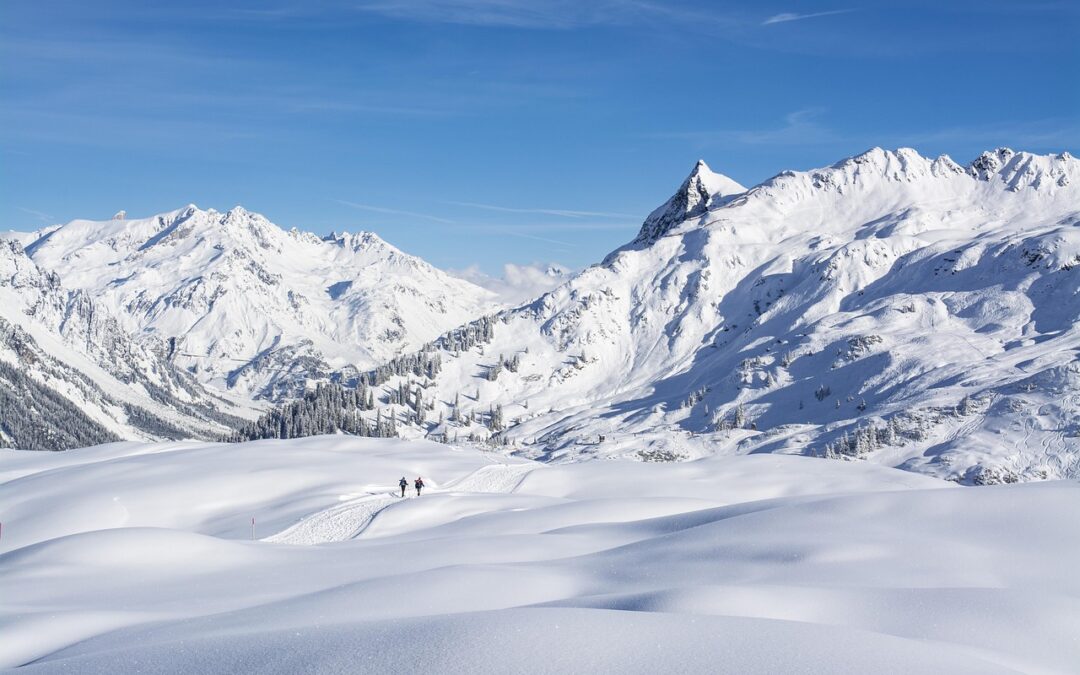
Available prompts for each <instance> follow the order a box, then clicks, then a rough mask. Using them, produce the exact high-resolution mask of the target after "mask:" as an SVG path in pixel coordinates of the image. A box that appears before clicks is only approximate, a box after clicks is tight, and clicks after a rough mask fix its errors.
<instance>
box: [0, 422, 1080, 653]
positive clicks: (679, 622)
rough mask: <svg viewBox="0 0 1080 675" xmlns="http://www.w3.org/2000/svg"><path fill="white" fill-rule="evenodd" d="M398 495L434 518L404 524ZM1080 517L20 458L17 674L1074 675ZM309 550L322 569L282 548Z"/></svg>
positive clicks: (1075, 503)
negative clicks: (404, 489) (403, 491)
mask: <svg viewBox="0 0 1080 675" xmlns="http://www.w3.org/2000/svg"><path fill="white" fill-rule="evenodd" d="M402 474H404V475H406V476H408V477H409V478H413V477H415V476H417V475H420V476H422V477H423V478H424V479H425V481H427V482H428V483H429V485H430V487H431V491H430V492H428V493H425V494H424V495H423V496H421V497H419V498H417V497H415V496H412V495H410V496H409V497H407V498H405V499H402V498H400V497H393V496H390V493H392V492H395V491H396V490H395V486H396V482H397V479H398V477H399V476H401V475H402ZM499 477H506V478H510V480H502V481H500V480H498V478H499ZM372 504H375V506H376V508H371V507H372ZM1078 509H1080V485H1077V484H1076V483H1074V482H1071V481H1069V482H1066V481H1058V482H1044V483H1039V484H1031V485H1009V486H998V487H992V488H979V489H974V488H964V487H959V486H956V485H954V484H951V483H948V482H945V481H941V480H937V479H934V478H931V477H927V476H919V475H915V474H912V473H909V472H903V471H896V470H893V469H888V468H885V467H881V466H876V465H873V464H870V463H864V462H860V463H849V462H831V461H825V460H821V459H812V458H806V457H783V456H776V455H756V456H738V457H709V458H705V459H702V460H699V461H693V462H682V463H675V464H667V465H645V464H642V463H639V462H629V461H605V462H585V463H577V464H570V465H554V466H552V465H543V464H536V463H532V462H525V461H521V460H518V461H512V462H511V463H509V464H504V458H502V457H501V456H499V455H496V454H491V453H482V452H477V451H475V450H469V449H465V448H448V447H446V446H444V445H438V444H434V443H423V442H408V441H400V440H386V439H357V438H349V437H342V436H337V437H315V438H308V439H301V440H292V441H259V442H253V443H244V444H239V445H216V444H206V443H159V444H136V443H124V444H111V445H107V446H101V447H95V448H86V449H82V450H75V451H71V452H67V453H30V452H17V451H10V450H6V451H0V513H3V514H4V520H3V526H4V530H3V538H2V539H0V551H2V553H0V597H2V598H3V602H0V625H3V627H4V629H3V630H2V631H0V668H15V667H18V666H23V664H27V665H25V666H24V667H23V668H20V669H19V670H18V672H23V671H24V670H25V672H27V673H53V672H56V673H88V674H89V673H109V674H111V673H117V672H169V673H234V674H235V673H297V672H319V673H331V672H333V673H352V672H380V673H381V672H424V673H506V672H527V673H534V672H536V673H580V672H599V673H607V672H619V673H655V672H679V673H717V672H732V673H778V672H829V673H866V672H875V673H898V674H899V673H916V672H917V673H1016V672H1023V673H1066V672H1074V671H1075V669H1076V664H1077V663H1080V643H1078V642H1077V640H1076V636H1077V635H1078V634H1080V578H1078V577H1077V575H1076V565H1077V561H1078V560H1080V522H1078V521H1077V519H1076V518H1072V517H1063V515H1065V514H1075V513H1076V512H1077V510H1078ZM943 514H947V517H942V515H943ZM253 524H254V526H253ZM304 525H310V526H311V527H309V528H307V529H308V531H312V532H316V531H317V532H318V533H319V534H321V535H324V536H322V537H321V538H314V539H311V540H310V541H309V542H308V543H317V542H323V543H320V544H319V545H289V544H286V543H277V542H279V541H282V540H283V539H282V536H281V535H282V534H283V533H289V532H292V533H294V534H295V533H296V530H297V527H298V526H304ZM252 539H255V540H254V541H253V540H252ZM286 540H289V541H294V542H296V541H300V540H299V539H297V538H295V537H293V538H291V539H289V538H288V537H286Z"/></svg>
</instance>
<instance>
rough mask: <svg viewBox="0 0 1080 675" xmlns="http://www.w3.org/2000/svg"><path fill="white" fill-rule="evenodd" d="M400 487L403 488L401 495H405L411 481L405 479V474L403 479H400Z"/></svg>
mask: <svg viewBox="0 0 1080 675" xmlns="http://www.w3.org/2000/svg"><path fill="white" fill-rule="evenodd" d="M398 487H400V488H401V496H402V497H404V496H405V488H407V487H409V481H407V480H405V476H402V477H401V480H399V481H398Z"/></svg>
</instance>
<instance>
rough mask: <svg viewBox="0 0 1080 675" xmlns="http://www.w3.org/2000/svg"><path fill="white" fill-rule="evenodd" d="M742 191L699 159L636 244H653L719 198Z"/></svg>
mask: <svg viewBox="0 0 1080 675" xmlns="http://www.w3.org/2000/svg"><path fill="white" fill-rule="evenodd" d="M743 192H746V188H745V187H743V186H742V185H740V184H739V183H737V182H736V181H734V180H732V179H731V178H728V177H727V176H725V175H723V174H721V173H716V172H714V171H713V170H712V169H710V168H709V165H708V164H706V163H705V160H703V159H699V160H698V161H697V163H696V164H695V165H694V168H693V170H691V172H690V175H689V176H687V177H686V180H684V181H683V183H682V185H680V186H679V189H678V190H677V191H676V192H675V194H674V195H672V196H671V198H670V199H668V200H667V201H666V202H664V204H663V205H662V206H660V208H658V209H656V210H655V211H653V212H652V213H650V214H649V217H648V218H646V219H645V222H644V223H642V225H641V230H640V231H639V232H638V235H637V237H636V238H635V239H634V242H633V243H635V244H643V245H646V246H647V245H649V244H652V243H653V242H654V241H656V240H657V239H659V238H660V237H663V236H664V235H666V234H667V233H668V232H669V231H671V229H672V228H673V227H675V226H676V225H678V224H679V223H681V222H683V221H684V220H687V219H688V218H694V217H697V216H700V215H702V214H703V213H705V212H706V211H708V210H709V207H710V206H711V205H712V204H714V203H715V202H717V201H719V200H720V199H722V198H724V197H728V196H731V195H736V194H742V193H743Z"/></svg>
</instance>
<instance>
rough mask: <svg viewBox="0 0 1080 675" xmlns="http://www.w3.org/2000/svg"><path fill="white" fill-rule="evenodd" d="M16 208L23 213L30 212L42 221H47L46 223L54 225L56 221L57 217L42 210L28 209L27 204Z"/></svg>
mask: <svg viewBox="0 0 1080 675" xmlns="http://www.w3.org/2000/svg"><path fill="white" fill-rule="evenodd" d="M15 208H17V209H19V210H20V211H22V212H23V213H26V214H29V215H31V216H33V217H35V218H37V219H38V220H39V221H40V222H42V223H45V224H46V225H52V224H53V223H55V222H56V217H55V216H51V215H49V214H48V213H44V212H42V211H37V210H35V209H28V208H26V207H25V206H16V207H15Z"/></svg>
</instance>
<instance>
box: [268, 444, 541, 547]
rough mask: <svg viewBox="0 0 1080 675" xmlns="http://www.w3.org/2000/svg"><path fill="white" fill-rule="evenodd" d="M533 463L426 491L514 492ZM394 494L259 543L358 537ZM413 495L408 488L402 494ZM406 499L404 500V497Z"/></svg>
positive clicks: (311, 519) (493, 469)
mask: <svg viewBox="0 0 1080 675" xmlns="http://www.w3.org/2000/svg"><path fill="white" fill-rule="evenodd" d="M535 468H536V465H535V464H492V465H489V466H483V467H480V468H479V469H477V470H476V471H474V472H472V473H470V474H468V475H467V476H464V477H462V478H460V479H459V480H457V481H454V482H452V483H449V484H448V485H447V486H446V487H445V488H442V489H438V490H432V489H428V490H426V493H435V492H444V493H446V492H501V493H508V492H513V491H514V490H516V489H517V487H518V485H520V484H521V481H522V480H524V478H525V476H526V475H528V474H529V473H530V472H531V471H532V470H533V469H535ZM398 494H399V493H398V492H396V491H394V492H386V493H381V494H372V495H366V496H363V497H360V498H358V499H352V500H350V501H347V502H344V503H341V504H338V505H336V506H331V507H330V508H328V509H324V510H322V511H317V512H315V513H312V514H311V515H309V516H307V517H305V518H304V519H303V520H301V521H300V522H298V523H296V524H294V525H292V526H291V527H288V528H286V529H284V530H282V531H281V532H278V533H277V534H272V535H270V536H269V537H265V538H264V539H263V540H262V541H266V542H271V543H275V544H295V545H301V546H313V545H315V544H326V543H329V542H332V541H345V540H346V539H353V538H355V537H357V536H359V535H360V534H361V533H362V532H363V531H364V529H365V528H367V526H368V524H369V523H371V521H372V519H374V518H375V515H376V514H377V513H379V512H380V511H382V510H383V509H385V508H386V507H388V506H390V505H391V504H393V503H394V502H396V501H400V500H401V497H399V496H398ZM405 494H406V495H410V494H414V493H413V491H412V487H411V486H410V487H409V489H408V490H407V491H406V493H405ZM406 498H407V497H406Z"/></svg>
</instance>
